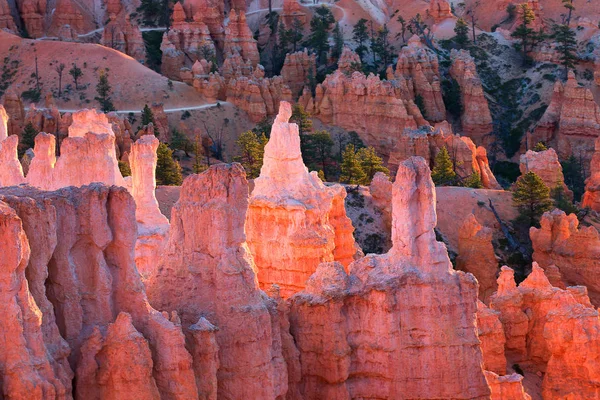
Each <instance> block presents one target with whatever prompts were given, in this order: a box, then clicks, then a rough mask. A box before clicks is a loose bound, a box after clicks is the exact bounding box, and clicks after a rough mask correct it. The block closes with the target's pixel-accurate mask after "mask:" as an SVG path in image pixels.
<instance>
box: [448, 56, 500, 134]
mask: <svg viewBox="0 0 600 400" xmlns="http://www.w3.org/2000/svg"><path fill="white" fill-rule="evenodd" d="M450 58H451V59H452V66H451V67H450V75H451V76H452V77H453V78H454V79H456V81H457V82H458V84H459V85H460V90H461V101H462V106H463V113H462V115H461V123H462V129H463V133H464V134H465V135H466V136H468V137H470V138H472V139H473V141H474V142H475V143H477V144H483V143H485V142H489V137H488V138H486V136H487V135H489V134H491V133H492V115H491V114H490V109H489V106H488V102H487V99H486V98H485V95H484V92H483V87H482V86H481V80H480V79H479V75H478V74H477V69H476V68H475V61H474V60H473V57H471V56H470V55H469V52H468V51H466V50H460V51H456V50H452V53H451V54H450Z"/></svg>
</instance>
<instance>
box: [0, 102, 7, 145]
mask: <svg viewBox="0 0 600 400" xmlns="http://www.w3.org/2000/svg"><path fill="white" fill-rule="evenodd" d="M7 137H8V114H7V113H6V110H5V109H4V106H3V105H1V104H0V142H2V141H3V140H4V139H6V138H7Z"/></svg>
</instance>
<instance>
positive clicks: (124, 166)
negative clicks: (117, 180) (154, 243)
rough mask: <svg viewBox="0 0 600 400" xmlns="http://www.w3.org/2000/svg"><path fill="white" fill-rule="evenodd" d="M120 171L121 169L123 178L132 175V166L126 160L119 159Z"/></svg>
mask: <svg viewBox="0 0 600 400" xmlns="http://www.w3.org/2000/svg"><path fill="white" fill-rule="evenodd" d="M119 171H121V175H122V176H123V178H125V177H126V176H131V167H130V166H129V164H128V163H126V162H125V161H121V160H119Z"/></svg>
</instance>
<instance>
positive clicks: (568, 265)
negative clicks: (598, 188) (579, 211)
mask: <svg viewBox="0 0 600 400" xmlns="http://www.w3.org/2000/svg"><path fill="white" fill-rule="evenodd" d="M540 225H541V227H540V228H531V230H530V232H529V235H530V237H531V243H532V246H533V259H534V260H535V261H537V262H538V263H539V264H540V265H541V266H542V268H546V267H547V266H554V265H555V266H556V267H557V268H558V271H559V273H560V276H561V277H562V280H563V281H564V283H565V284H567V285H584V286H586V287H587V288H588V290H589V293H590V298H591V299H592V301H593V302H594V304H596V305H597V304H600V303H599V302H600V268H599V267H598V266H599V265H600V235H599V234H598V231H597V230H596V228H594V227H592V226H588V227H586V226H582V227H580V226H579V220H578V219H577V216H576V215H575V214H570V215H566V214H565V213H564V211H561V210H558V209H556V210H554V211H551V212H547V213H545V214H544V215H543V216H542V219H541V221H540Z"/></svg>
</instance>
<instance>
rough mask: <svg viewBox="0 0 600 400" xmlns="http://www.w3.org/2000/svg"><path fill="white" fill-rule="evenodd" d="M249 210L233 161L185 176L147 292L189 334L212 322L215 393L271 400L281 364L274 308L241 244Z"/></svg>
mask: <svg viewBox="0 0 600 400" xmlns="http://www.w3.org/2000/svg"><path fill="white" fill-rule="evenodd" d="M247 207H248V184H247V182H246V178H245V174H244V170H243V168H242V167H241V166H240V165H239V164H233V165H226V164H219V165H215V166H213V167H211V168H210V169H209V170H207V171H206V172H204V173H202V174H200V175H192V176H189V177H188V178H186V180H185V181H184V183H183V186H182V189H181V196H180V198H179V201H178V202H177V204H176V205H175V206H174V207H173V209H172V211H171V230H170V232H169V242H168V245H167V248H166V249H165V252H164V257H163V259H162V261H161V262H160V264H159V267H158V269H157V270H156V271H155V272H154V274H153V275H152V276H151V278H150V279H149V281H148V284H147V288H148V296H149V298H150V301H151V303H152V304H153V306H155V307H157V308H159V309H162V310H166V311H177V313H178V314H179V316H180V317H181V323H182V326H183V329H184V332H185V333H186V336H188V337H190V335H193V334H194V332H196V331H197V329H196V328H191V326H192V325H194V324H196V323H198V322H199V320H200V318H201V317H203V316H204V317H205V318H207V319H208V320H209V321H210V322H211V324H214V325H215V326H217V327H218V331H217V332H216V341H217V343H218V347H219V351H218V354H219V368H218V370H217V382H218V392H219V393H220V396H224V397H225V398H231V399H243V398H252V399H273V400H274V399H276V398H280V396H284V395H285V393H286V392H287V381H288V380H287V368H286V365H285V362H284V360H283V356H282V350H281V346H282V342H281V334H280V333H279V331H278V330H275V328H274V327H279V326H280V324H279V321H278V320H277V313H276V312H275V311H274V310H273V313H274V314H273V316H272V315H271V312H270V309H269V307H271V306H272V304H271V303H270V302H268V301H266V300H265V297H264V294H263V293H262V292H261V291H260V290H259V289H258V283H257V281H256V276H255V274H254V270H255V266H254V262H253V260H252V256H251V255H250V252H249V251H248V247H247V244H246V235H245V233H244V221H245V219H246V211H247ZM272 318H273V320H272ZM190 329H191V330H190ZM242 338H247V339H248V340H244V339H242ZM240 339H242V340H240ZM189 340H191V339H189ZM201 351H202V349H198V351H197V353H199V354H200V353H201ZM195 352H196V351H195ZM204 359H205V358H203V360H204ZM199 362H200V361H199ZM192 382H194V380H192Z"/></svg>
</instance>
